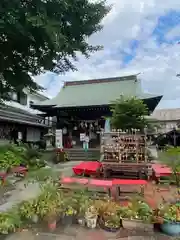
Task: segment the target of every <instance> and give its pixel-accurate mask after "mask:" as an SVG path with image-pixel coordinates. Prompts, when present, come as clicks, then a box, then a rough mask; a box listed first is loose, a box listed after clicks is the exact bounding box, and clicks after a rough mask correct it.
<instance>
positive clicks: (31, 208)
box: [19, 200, 39, 223]
mask: <svg viewBox="0 0 180 240" xmlns="http://www.w3.org/2000/svg"><path fill="white" fill-rule="evenodd" d="M19 214H20V216H21V217H22V218H23V219H25V220H31V221H32V222H33V223H37V222H38V219H39V216H38V213H37V204H36V201H35V200H30V201H24V202H22V203H21V204H20V206H19Z"/></svg>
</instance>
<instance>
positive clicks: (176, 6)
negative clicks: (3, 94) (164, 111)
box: [36, 0, 180, 108]
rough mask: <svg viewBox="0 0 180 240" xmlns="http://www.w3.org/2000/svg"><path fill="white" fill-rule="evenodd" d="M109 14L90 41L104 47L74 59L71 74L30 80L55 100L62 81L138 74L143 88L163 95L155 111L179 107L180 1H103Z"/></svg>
mask: <svg viewBox="0 0 180 240" xmlns="http://www.w3.org/2000/svg"><path fill="white" fill-rule="evenodd" d="M107 3H108V4H112V10H111V11H110V13H109V14H108V15H107V16H106V17H105V18H104V19H103V22H102V23H103V25H104V28H103V30H102V31H101V32H99V33H96V34H94V35H93V36H91V37H90V39H89V42H90V43H91V44H95V45H96V44H101V45H103V46H104V49H103V50H102V51H100V52H97V53H95V54H93V55H92V56H91V58H90V59H88V60H87V59H85V58H84V57H83V56H81V55H79V61H78V62H76V66H77V68H78V71H77V72H69V73H67V74H65V75H63V76H57V75H55V74H53V73H46V74H43V75H41V76H38V77H36V80H37V82H38V83H40V84H42V85H43V86H44V87H45V88H47V94H48V95H50V96H55V95H56V94H57V93H58V92H59V89H60V87H61V86H62V85H63V82H64V81H72V80H85V79H92V78H101V77H102V78H103V77H115V76H123V75H128V74H134V73H139V72H141V74H140V75H139V78H140V79H141V82H142V87H143V90H144V91H146V92H149V93H155V94H161V95H163V96H164V97H163V100H162V101H161V102H160V104H159V106H158V108H178V107H179V108H180V78H177V77H176V74H177V73H180V44H178V41H180V1H179V0H171V1H166V3H165V2H164V1H162V0H121V1H120V0H119V1H118V0H107Z"/></svg>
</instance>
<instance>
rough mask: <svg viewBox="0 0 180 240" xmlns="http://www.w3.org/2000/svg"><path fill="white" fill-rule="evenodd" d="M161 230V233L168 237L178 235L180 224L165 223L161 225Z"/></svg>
mask: <svg viewBox="0 0 180 240" xmlns="http://www.w3.org/2000/svg"><path fill="white" fill-rule="evenodd" d="M161 230H162V232H163V233H165V234H167V235H170V236H177V235H180V222H166V223H163V224H161Z"/></svg>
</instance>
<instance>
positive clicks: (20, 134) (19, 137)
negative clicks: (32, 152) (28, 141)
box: [18, 132, 22, 140]
mask: <svg viewBox="0 0 180 240" xmlns="http://www.w3.org/2000/svg"><path fill="white" fill-rule="evenodd" d="M18 140H22V132H18Z"/></svg>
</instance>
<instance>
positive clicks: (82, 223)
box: [78, 217, 86, 227]
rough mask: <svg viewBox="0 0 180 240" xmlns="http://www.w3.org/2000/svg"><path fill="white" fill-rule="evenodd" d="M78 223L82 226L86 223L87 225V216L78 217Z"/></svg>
mask: <svg viewBox="0 0 180 240" xmlns="http://www.w3.org/2000/svg"><path fill="white" fill-rule="evenodd" d="M78 224H79V225H80V226H82V227H85V225H86V220H85V218H83V217H82V218H78Z"/></svg>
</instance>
